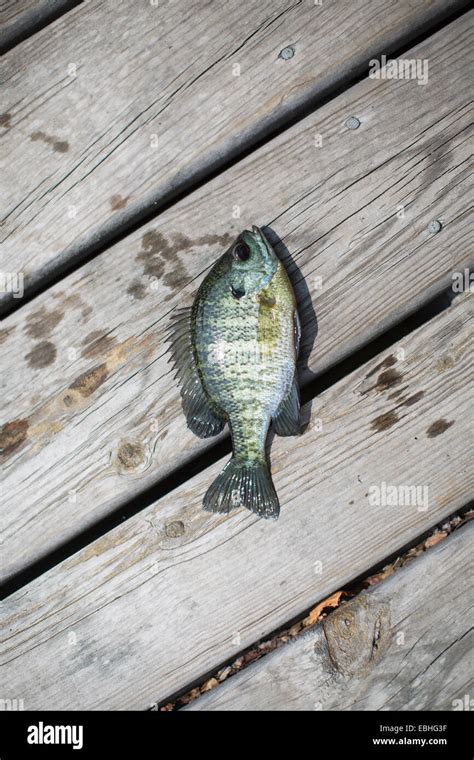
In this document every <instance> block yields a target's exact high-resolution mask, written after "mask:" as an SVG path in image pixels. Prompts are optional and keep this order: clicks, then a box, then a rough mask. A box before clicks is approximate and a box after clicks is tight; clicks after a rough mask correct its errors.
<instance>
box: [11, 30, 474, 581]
mask: <svg viewBox="0 0 474 760" xmlns="http://www.w3.org/2000/svg"><path fill="white" fill-rule="evenodd" d="M469 18H470V23H469V25H467V23H466V21H465V19H459V21H458V22H456V23H454V24H452V25H451V26H449V27H447V28H446V29H444V30H443V31H442V32H440V33H439V34H437V35H436V36H435V37H433V38H432V39H431V40H429V41H428V42H427V43H426V44H424V45H422V46H420V47H419V48H418V49H416V50H414V51H410V55H417V56H421V57H428V58H429V61H430V70H429V71H430V78H429V83H428V85H426V86H419V85H417V84H416V82H414V81H402V80H400V81H395V80H392V81H390V80H370V79H367V80H365V81H363V82H361V83H360V84H358V85H357V86H356V87H354V88H353V89H352V90H351V91H349V92H347V93H344V94H343V95H341V96H339V97H338V98H337V99H335V100H334V101H332V102H330V103H328V104H327V105H326V106H324V107H323V108H321V109H320V110H319V111H317V112H316V113H315V114H314V115H312V116H310V117H308V118H307V119H305V120H304V121H303V122H302V123H300V124H298V125H297V126H295V127H293V128H292V129H291V130H289V131H287V132H285V133H284V134H283V135H281V136H280V137H278V138H277V139H275V140H273V141H271V142H270V143H268V144H267V145H265V146H264V147H263V148H261V149H260V150H258V151H257V152H256V153H254V154H252V155H251V156H249V157H248V158H247V159H245V160H244V161H242V162H241V163H239V164H237V165H236V166H234V167H233V168H232V169H231V170H230V171H228V172H226V173H225V174H223V175H222V176H219V177H218V178H216V179H215V180H213V181H212V182H211V183H209V184H207V185H206V186H205V187H203V188H201V189H200V190H199V191H197V192H195V193H193V194H192V195H190V196H189V197H187V198H186V199H184V200H182V201H181V202H180V203H178V204H176V205H175V206H173V207H172V208H170V209H169V210H168V211H167V212H166V213H164V214H163V215H162V216H161V217H160V219H159V221H158V222H157V223H154V224H151V225H148V226H147V227H146V228H142V229H140V230H138V231H137V232H135V233H133V234H132V235H130V236H129V237H127V238H126V239H124V240H123V241H122V242H121V243H119V244H117V245H116V246H114V247H113V248H111V249H110V250H109V251H107V252H106V253H104V254H102V255H101V256H99V257H98V258H97V259H95V260H94V261H92V262H90V263H89V264H87V265H86V266H84V267H83V268H81V269H80V270H79V271H78V272H77V273H75V274H74V275H71V276H70V277H68V278H67V279H66V280H64V281H63V282H61V283H59V284H58V285H57V286H55V287H54V288H53V289H51V290H50V291H49V292H47V293H45V294H44V295H42V296H41V297H40V298H38V299H36V300H35V301H33V302H32V303H31V304H28V305H27V306H26V307H25V308H24V309H22V310H20V313H18V314H16V315H13V316H11V317H10V318H8V319H7V320H5V321H4V323H3V324H2V329H1V332H0V336H1V337H2V338H3V339H4V342H3V345H2V346H1V350H2V362H3V367H4V371H3V372H2V376H1V378H0V383H1V407H2V408H1V412H0V414H1V417H0V424H3V427H0V448H1V449H2V456H1V458H2V465H3V468H2V482H3V487H2V493H1V495H0V501H1V515H2V518H1V523H2V526H1V527H2V539H3V542H4V543H3V545H4V562H3V567H2V577H3V578H6V577H9V576H11V574H13V573H15V572H16V571H19V570H21V569H22V568H24V567H25V566H27V565H28V564H30V563H31V562H33V561H34V560H36V559H38V558H39V557H42V556H44V555H45V554H47V553H48V552H49V551H51V550H52V549H54V548H55V547H57V546H58V545H61V543H62V542H64V541H66V540H67V539H69V538H71V537H72V536H74V535H76V534H77V533H78V532H80V531H81V530H83V529H84V528H86V527H88V526H90V525H92V524H94V523H95V522H96V521H97V520H98V519H100V518H101V517H103V516H105V515H107V514H109V513H110V512H111V511H112V510H114V509H117V508H119V507H120V505H122V504H124V503H125V502H126V501H127V500H128V499H130V498H131V497H133V496H134V495H136V494H138V493H140V492H141V491H143V489H145V488H146V487H148V486H150V485H151V484H153V483H156V482H157V481H159V480H160V479H161V478H163V477H164V476H166V475H167V474H169V473H170V472H172V471H173V470H174V469H175V468H177V467H179V466H181V465H185V464H186V463H188V462H189V461H190V460H191V459H192V458H193V457H194V456H195V455H196V454H197V453H199V452H202V451H203V450H204V449H205V448H206V447H208V446H209V445H210V443H211V444H213V443H214V439H212V440H211V441H206V442H203V441H199V440H198V439H197V438H195V436H193V435H192V434H191V433H190V432H189V431H188V430H187V429H186V427H185V420H184V417H183V415H182V412H181V407H180V402H179V393H178V389H177V387H176V384H175V381H174V380H173V378H172V373H170V370H169V365H168V364H167V357H166V356H165V354H164V351H165V345H164V332H165V329H166V327H167V325H168V320H169V315H170V312H171V311H172V310H173V309H174V308H175V307H176V306H182V305H183V304H184V303H189V302H190V300H191V299H192V297H193V294H194V292H195V290H196V287H197V285H198V284H199V282H200V280H201V278H202V276H203V274H204V273H205V271H206V270H207V268H208V267H209V266H210V265H211V264H212V262H213V261H214V260H215V259H216V257H217V256H218V255H219V254H220V253H221V252H222V251H223V249H224V248H225V247H227V245H228V244H229V242H230V240H231V239H232V238H233V237H234V236H235V235H236V234H237V233H238V232H239V231H240V230H241V229H242V228H244V227H246V226H247V227H248V226H249V225H251V224H253V223H258V224H260V225H264V224H269V223H271V224H272V225H273V228H274V230H276V231H277V232H278V234H279V235H280V236H281V238H282V239H283V241H284V244H285V245H286V246H287V248H288V250H289V251H290V253H291V255H292V257H293V259H294V262H295V264H291V263H290V260H289V257H288V255H287V254H286V253H285V251H282V255H283V256H284V258H285V261H286V262H287V263H288V264H289V270H290V273H293V275H294V279H295V281H296V282H297V285H296V290H297V295H298V300H299V304H300V314H301V319H302V323H303V333H304V335H303V362H302V364H303V366H302V371H301V380H302V381H303V382H307V381H308V380H310V379H311V378H312V377H314V376H315V375H318V374H320V373H321V372H322V371H324V370H325V369H327V368H328V367H330V366H331V365H333V364H334V363H335V362H337V361H339V360H340V359H342V358H344V357H346V356H347V355H349V354H351V353H352V352H353V351H354V350H356V349H357V348H358V347H360V346H361V345H363V344H365V343H366V342H367V341H369V340H371V339H372V338H374V337H375V336H376V335H378V334H379V333H380V332H381V331H383V330H384V329H386V328H388V327H390V326H391V325H393V324H394V323H396V322H398V321H399V320H400V319H401V318H402V317H403V316H405V315H407V314H408V313H410V312H411V311H412V310H414V309H416V308H417V307H419V306H421V305H422V304H423V303H425V302H426V301H427V299H429V298H430V297H432V296H433V295H434V294H435V293H437V292H439V291H440V290H441V289H443V288H446V287H448V286H449V284H450V283H451V281H452V279H451V278H452V273H453V272H454V271H458V270H459V271H462V270H463V268H464V266H465V264H466V263H468V261H469V259H470V257H471V254H470V250H471V248H470V232H469V225H468V209H469V197H470V196H469V181H468V179H469V173H468V160H469V124H470V114H469V106H468V105H467V104H468V103H469V99H470V87H471V82H470V77H469V74H468V61H469V55H468V51H469V50H470V49H471V48H472V46H473V43H474V41H473V40H472V36H473V35H472V15H470V17H469ZM454 69H455V70H456V86H455V87H453V73H452V72H453V70H454ZM434 101H436V103H437V108H436V111H434V109H433V102H434ZM401 103H403V108H401V106H400V104H401ZM351 114H357V115H358V117H359V118H360V120H361V126H360V127H359V129H358V130H348V129H346V128H345V126H344V124H345V120H346V119H347V117H348V116H349V115H351ZM315 135H321V136H322V141H323V142H322V147H321V148H318V147H316V146H315V142H314V140H315ZM236 205H237V206H238V207H239V208H240V212H241V216H240V218H238V219H234V218H233V217H232V209H233V207H234V206H236ZM432 219H439V220H440V221H441V222H442V224H443V229H442V231H441V232H440V233H439V234H437V235H433V234H430V233H429V232H428V230H427V227H428V224H429V222H430V221H431V220H432ZM297 267H299V269H300V272H298V271H297ZM303 277H304V280H303V279H302V278H303ZM312 301H313V303H314V310H315V312H316V316H315V314H314V311H313V306H312V305H311V302H312ZM316 317H317V322H316ZM316 330H317V331H318V335H317V338H316V342H315V346H314V349H313V350H312V343H313V339H314V335H315V332H316ZM308 355H309V357H308ZM305 357H306V358H307V365H308V366H307V368H305Z"/></svg>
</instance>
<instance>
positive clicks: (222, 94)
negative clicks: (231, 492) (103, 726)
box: [0, 0, 474, 710]
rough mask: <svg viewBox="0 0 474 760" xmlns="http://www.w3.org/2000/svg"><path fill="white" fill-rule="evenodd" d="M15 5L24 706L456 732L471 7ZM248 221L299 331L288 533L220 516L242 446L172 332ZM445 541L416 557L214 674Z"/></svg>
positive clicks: (17, 558)
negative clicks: (174, 318) (420, 75)
mask: <svg viewBox="0 0 474 760" xmlns="http://www.w3.org/2000/svg"><path fill="white" fill-rule="evenodd" d="M0 10H1V14H2V25H3V28H4V37H3V42H2V43H1V44H2V45H3V46H4V49H8V52H6V54H5V55H4V57H3V59H2V61H1V63H0V76H1V80H2V82H3V83H4V89H5V90H6V97H5V98H4V102H5V111H4V113H3V115H2V116H1V117H0V133H1V132H3V134H2V142H1V145H2V157H4V160H3V162H2V164H3V165H2V180H3V181H2V183H1V185H2V188H1V194H2V219H3V223H2V229H1V239H2V248H1V251H2V253H1V257H2V258H1V271H2V272H3V273H10V274H12V273H20V274H21V275H22V276H23V285H24V296H23V297H22V298H14V297H13V293H12V292H11V289H9V288H8V287H4V288H3V292H0V309H1V314H2V315H3V318H2V323H1V325H0V350H1V352H2V353H1V356H2V373H1V406H0V464H1V467H2V472H1V479H2V488H1V492H0V507H1V515H2V519H1V538H2V562H1V568H0V571H1V574H0V578H1V581H2V583H3V592H4V593H3V596H4V601H3V603H2V628H3V631H4V633H3V635H2V643H3V647H2V653H1V655H0V658H1V659H0V662H1V666H2V667H1V672H2V676H1V681H2V684H8V688H7V689H6V691H8V692H11V695H12V696H14V697H22V698H23V697H24V701H25V707H26V708H27V709H61V710H64V709H138V710H143V709H147V708H148V709H150V708H153V709H156V708H157V707H158V708H159V707H160V706H161V705H169V704H170V703H172V704H173V705H174V706H176V705H177V706H178V707H179V706H180V705H179V704H178V703H177V702H176V699H175V698H176V695H182V694H186V693H187V692H189V691H190V690H191V689H192V688H195V687H196V685H199V684H203V683H204V682H206V683H207V682H209V679H211V682H212V684H211V685H212V686H214V688H212V689H210V690H209V691H208V692H205V690H199V689H198V690H197V696H196V695H195V696H196V698H195V699H194V700H193V701H191V702H190V703H189V705H188V706H187V708H186V709H191V710H228V709H238V710H245V709H269V710H279V709H286V710H288V709H289V710H302V709H323V710H325V709H328V710H335V709H345V710H349V709H380V710H383V709H397V710H403V709H429V710H439V709H453V704H455V702H456V700H458V699H461V700H462V699H464V696H465V694H469V693H471V692H472V675H473V667H472V639H471V638H470V637H469V631H470V623H471V624H472V603H473V598H472V589H471V590H470V588H469V584H468V582H467V578H468V565H469V561H470V556H471V554H472V550H471V552H470V551H469V548H470V547H469V544H470V539H472V535H471V534H472V528H471V526H470V525H468V524H466V523H467V519H466V515H468V514H470V513H469V511H468V510H469V506H470V503H471V500H472V497H473V477H472V464H471V462H472V433H471V430H472V411H471V408H472V404H470V400H471V398H472V351H473V345H472V343H473V331H472V313H473V297H472V291H471V289H470V287H469V268H470V265H471V262H472V242H471V241H472V221H471V219H470V217H469V208H470V205H471V197H472V183H470V182H469V180H470V173H469V158H470V154H471V152H472V151H471V145H472V102H471V101H472V97H471V91H472V68H470V65H471V61H470V59H471V55H470V52H471V51H472V49H473V48H474V13H473V12H470V11H468V10H467V3H463V2H458V1H456V2H447V1H446V0H426V1H422V2H417V3H412V2H409V1H408V0H402V1H401V2H398V3H392V2H388V1H387V0H374V2H371V3H366V2H363V1H362V0H355V2H350V3H349V2H347V1H346V0H334V1H333V2H331V3H329V2H327V3H326V2H324V1H323V3H322V5H318V4H317V3H314V2H312V1H310V0H303V2H301V3H297V2H287V1H286V0H285V1H283V0H277V2H275V0H272V2H270V0H264V1H263V2H259V3H257V2H253V1H252V0H245V2H237V0H231V2H229V3H227V4H226V8H225V12H224V11H223V10H222V9H221V6H220V4H217V3H207V2H201V0H192V2H187V3H184V2H181V1H180V0H177V1H176V0H175V1H171V0H170V2H165V1H164V0H163V1H162V0H160V1H159V2H158V3H148V4H147V3H143V4H140V10H139V11H138V10H137V6H136V4H134V3H132V2H131V0H130V1H129V0H126V1H125V2H122V3H120V10H119V11H118V10H117V4H114V3H112V2H111V1H107V0H106V1H105V2H83V3H79V4H77V3H70V2H51V3H49V2H44V0H43V1H42V2H41V1H39V2H36V3H35V2H32V1H31V0H29V1H28V2H24V3H17V4H12V3H8V2H7V3H4V4H3V5H2V8H1V9H0ZM281 51H285V52H284V53H283V54H282V52H281ZM381 55H386V56H388V57H390V56H395V57H398V58H400V57H401V58H404V59H413V60H418V61H420V62H421V61H427V62H428V64H429V68H428V80H427V82H426V83H425V84H423V83H421V84H420V83H419V82H417V81H416V79H413V78H392V79H390V78H378V79H377V78H370V77H369V76H368V66H369V61H370V60H371V59H373V58H374V57H375V58H379V57H380V56H381ZM353 127H355V128H353ZM470 140H471V143H470ZM252 224H259V225H260V226H265V227H267V228H268V230H269V231H268V234H269V236H272V240H274V241H275V246H276V248H277V251H278V253H279V255H280V256H281V258H282V260H283V261H284V263H285V264H286V266H287V269H288V271H289V273H290V276H291V278H292V280H293V282H294V285H295V291H296V294H297V298H298V307H299V312H300V317H301V321H302V328H303V344H302V351H301V358H300V364H301V367H300V380H301V387H302V389H303V399H304V401H305V406H304V408H303V414H304V420H305V423H306V429H305V432H304V434H303V435H302V436H300V437H298V438H288V439H285V438H278V437H275V439H274V440H273V442H272V448H271V461H272V472H273V474H274V480H275V485H276V488H277V491H278V493H279V496H280V500H281V504H282V513H281V517H280V519H279V520H278V522H276V523H275V524H269V523H267V522H266V521H261V520H258V519H257V518H256V517H255V515H253V514H250V513H249V512H247V511H244V510H238V511H236V512H234V513H232V514H231V515H229V516H216V515H209V514H208V513H204V512H203V511H202V509H201V502H202V496H203V494H204V492H205V490H206V488H207V486H208V485H209V483H210V482H211V480H212V479H213V478H214V477H215V475H216V474H217V472H218V471H219V470H220V469H221V468H222V465H223V462H224V461H225V460H226V458H227V456H228V451H229V439H228V434H227V431H224V433H223V434H221V435H220V436H218V437H217V438H215V439H207V440H199V439H198V438H196V437H195V436H194V435H193V434H192V433H191V432H190V431H189V430H188V429H187V428H186V424H185V419H184V416H183V414H182V411H181V405H180V397H179V391H178V388H177V386H176V382H175V380H174V379H173V376H172V373H171V372H170V369H169V365H168V364H167V356H165V349H166V346H165V340H164V335H165V330H166V328H167V325H168V322H169V318H170V314H171V313H172V312H173V310H174V309H175V308H178V307H181V306H183V305H184V304H187V303H191V301H192V298H193V295H194V293H195V291H196V288H197V286H198V284H199V282H200V281H201V279H202V277H203V275H204V273H205V272H206V271H207V270H208V268H209V267H210V266H211V265H212V263H213V262H214V261H215V259H216V258H217V256H218V255H219V254H220V253H222V252H223V251H224V250H225V248H226V247H227V246H228V245H229V243H230V242H231V241H232V239H233V238H234V237H235V236H236V235H237V234H238V232H239V231H240V230H241V229H244V228H245V227H248V226H251V225H252ZM466 272H467V274H466ZM456 273H461V274H462V275H463V287H462V288H456V287H455V278H456V277H457V274H456ZM453 278H454V279H453ZM4 279H5V278H4ZM5 282H7V280H5ZM456 282H457V280H456ZM471 288H472V286H471ZM460 290H461V291H462V292H458V291H460ZM470 465H471V466H470ZM387 488H388V489H390V488H392V489H395V490H396V491H397V496H396V499H398V502H397V500H396V499H395V502H390V500H388V502H387V498H386V494H387ZM404 489H405V492H406V493H408V492H409V493H410V494H411V496H410V499H408V503H407V502H405V503H404V502H403V498H402V496H401V495H400V494H402V492H404ZM377 494H378V496H377ZM453 515H460V516H461V519H459V517H455V518H453ZM453 519H454V523H452V524H453V525H455V526H458V524H459V526H460V527H455V529H453V530H452V531H451V530H450V531H449V535H446V536H445V535H444V534H443V535H441V534H442V533H443V531H441V533H440V532H439V526H440V525H441V524H442V523H443V522H444V521H446V520H453ZM437 526H438V531H437V532H435V533H434V535H435V536H437V538H436V539H434V540H433V541H432V542H431V543H433V546H432V547H431V548H426V551H423V553H422V556H419V557H418V558H417V559H416V560H414V561H413V562H412V563H409V564H407V565H406V566H403V567H402V568H401V569H400V570H396V571H395V572H394V573H393V575H391V576H390V577H389V578H387V579H385V580H381V581H380V583H377V585H375V586H374V587H373V588H370V589H369V590H366V591H360V593H352V592H351V595H350V600H349V597H348V596H347V595H345V594H342V595H341V602H342V603H341V604H340V606H338V608H337V609H335V610H334V611H333V612H331V613H329V610H328V609H326V608H324V612H323V619H322V621H321V620H320V621H318V622H317V621H315V622H314V626H311V627H310V628H309V630H308V631H307V632H305V633H304V635H302V636H299V637H297V638H296V639H295V641H291V642H290V643H287V644H284V645H283V646H281V647H279V648H278V649H277V650H276V651H273V652H271V654H267V655H265V656H264V657H261V658H260V659H259V660H258V662H254V663H252V662H250V663H249V664H248V665H246V666H245V667H243V669H239V672H238V673H237V675H235V676H232V677H229V678H227V679H225V680H224V681H223V682H222V683H221V684H220V685H216V684H217V683H218V681H219V679H217V678H215V679H214V680H212V677H213V674H217V673H219V672H222V669H223V667H224V666H225V665H226V663H232V662H234V661H235V660H236V659H238V658H239V656H240V655H241V654H242V653H244V652H245V651H247V650H249V649H251V648H252V647H258V642H260V641H262V640H269V639H271V637H272V636H273V635H275V632H277V631H278V630H280V629H283V628H285V627H288V626H291V625H294V622H295V621H298V620H302V619H304V618H305V616H307V613H308V610H311V609H312V608H314V607H315V605H317V604H318V603H319V602H321V601H323V600H325V599H326V598H327V597H329V596H330V595H331V594H334V592H336V591H339V590H343V589H348V588H351V589H352V588H353V587H354V584H356V585H357V583H360V581H361V579H363V578H364V577H367V576H369V575H370V574H371V573H373V572H374V568H379V567H382V566H384V565H385V564H386V563H387V562H389V561H391V559H393V557H396V556H399V555H403V553H404V552H406V551H407V549H408V547H410V546H415V545H417V544H419V542H420V541H421V540H422V539H423V537H426V536H427V535H431V534H432V533H433V531H436V528H437ZM445 533H447V532H446V531H445ZM440 537H441V538H442V541H440V542H439V544H438V543H437V541H438V539H439V538H440ZM435 543H436V544H437V545H436V546H434V544H435ZM471 543H472V542H471ZM428 545H429V543H428ZM428 545H427V546H428ZM362 587H363V585H362ZM470 593H471V596H469V594H470ZM470 615H471V617H470ZM347 620H349V624H348V623H347V622H346V621H347ZM446 620H449V621H450V624H449V626H446V625H445V624H444V621H446ZM344 626H346V627H347V629H348V630H345V627H344ZM374 632H375V633H376V634H377V635H376V643H375V644H374V636H375V633H374ZM400 642H403V643H402V644H400ZM445 653H447V654H445ZM244 659H245V658H244ZM250 659H251V658H250ZM3 690H4V691H5V688H4V689H3ZM470 690H471V692H470ZM202 692H203V693H202ZM2 695H3V694H2ZM8 696H9V694H5V697H8Z"/></svg>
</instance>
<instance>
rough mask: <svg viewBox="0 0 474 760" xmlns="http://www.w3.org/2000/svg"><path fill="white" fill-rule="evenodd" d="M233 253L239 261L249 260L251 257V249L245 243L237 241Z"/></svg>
mask: <svg viewBox="0 0 474 760" xmlns="http://www.w3.org/2000/svg"><path fill="white" fill-rule="evenodd" d="M232 255H233V257H234V259H236V260H237V261H247V259H249V258H250V249H249V247H248V246H247V245H245V243H237V245H236V246H235V248H234V250H233V251H232Z"/></svg>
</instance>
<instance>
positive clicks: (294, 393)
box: [272, 373, 301, 436]
mask: <svg viewBox="0 0 474 760" xmlns="http://www.w3.org/2000/svg"><path fill="white" fill-rule="evenodd" d="M272 423H273V429H274V431H275V433H276V434H277V435H282V436H285V435H299V434H300V432H301V419H300V392H299V388H298V380H297V378H296V373H295V376H294V378H293V382H292V384H291V387H290V390H289V391H288V393H287V394H286V396H285V398H284V399H283V400H282V401H281V402H280V406H279V407H278V409H277V410H276V412H275V414H274V415H273V417H272Z"/></svg>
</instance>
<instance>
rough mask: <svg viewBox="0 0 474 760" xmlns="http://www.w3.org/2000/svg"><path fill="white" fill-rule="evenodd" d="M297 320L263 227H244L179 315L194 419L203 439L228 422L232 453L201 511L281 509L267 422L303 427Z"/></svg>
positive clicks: (180, 372) (294, 430)
mask: <svg viewBox="0 0 474 760" xmlns="http://www.w3.org/2000/svg"><path fill="white" fill-rule="evenodd" d="M299 336H300V326H299V320H298V312H297V308H296V301H295V296H294V293H293V289H292V287H291V283H290V280H289V278H288V275H287V273H286V271H285V268H284V266H283V264H282V263H281V262H280V260H279V259H278V257H277V256H276V254H275V252H274V250H273V248H272V246H271V245H270V243H269V241H268V240H267V238H266V237H265V235H264V234H263V232H262V231H261V230H260V229H259V228H258V227H253V229H252V232H249V231H248V230H244V232H242V233H241V234H240V235H239V237H238V238H237V240H236V241H235V242H234V243H233V244H232V246H231V247H230V248H229V249H228V250H227V251H226V253H224V255H223V256H221V258H219V259H218V261H217V262H216V263H215V264H214V266H213V267H212V269H211V270H210V272H209V273H208V274H207V276H206V277H205V279H204V280H203V282H202V284H201V286H200V287H199V290H198V292H197V294H196V297H195V300H194V303H193V305H192V306H191V307H189V308H187V309H181V310H180V311H179V312H178V313H177V314H176V315H175V317H174V320H173V324H172V330H171V359H172V360H173V361H174V364H175V367H176V370H177V372H176V375H177V377H178V379H179V382H180V392H181V399H182V406H183V411H184V413H185V415H186V420H187V425H188V427H189V428H190V429H191V430H192V431H193V432H194V433H195V434H196V435H198V436H199V437H201V438H207V437H209V436H213V435H216V434H217V433H219V432H220V431H221V430H222V429H223V428H224V425H225V424H226V423H228V425H229V428H230V432H231V437H232V447H233V453H232V458H231V459H230V460H229V462H227V464H226V466H225V467H224V469H223V470H222V472H221V473H220V475H219V476H218V477H217V478H216V480H215V481H214V482H213V483H212V484H211V486H210V488H209V489H208V491H207V493H206V495H205V497H204V502H203V506H204V509H206V510H208V511H210V512H229V511H230V510H231V509H233V508H235V507H239V506H244V507H247V509H250V510H252V511H253V512H255V513H256V514H258V515H259V516H261V517H273V518H275V517H278V514H279V511H280V505H279V502H278V496H277V494H276V491H275V487H274V485H273V481H272V477H271V473H270V468H269V465H268V461H267V458H266V454H265V442H266V438H267V433H268V429H269V426H270V422H271V423H272V424H273V428H274V430H275V432H276V433H277V434H278V435H297V434H298V433H299V432H300V397H299V390H298V383H297V377H296V359H297V354H298V346H299Z"/></svg>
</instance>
